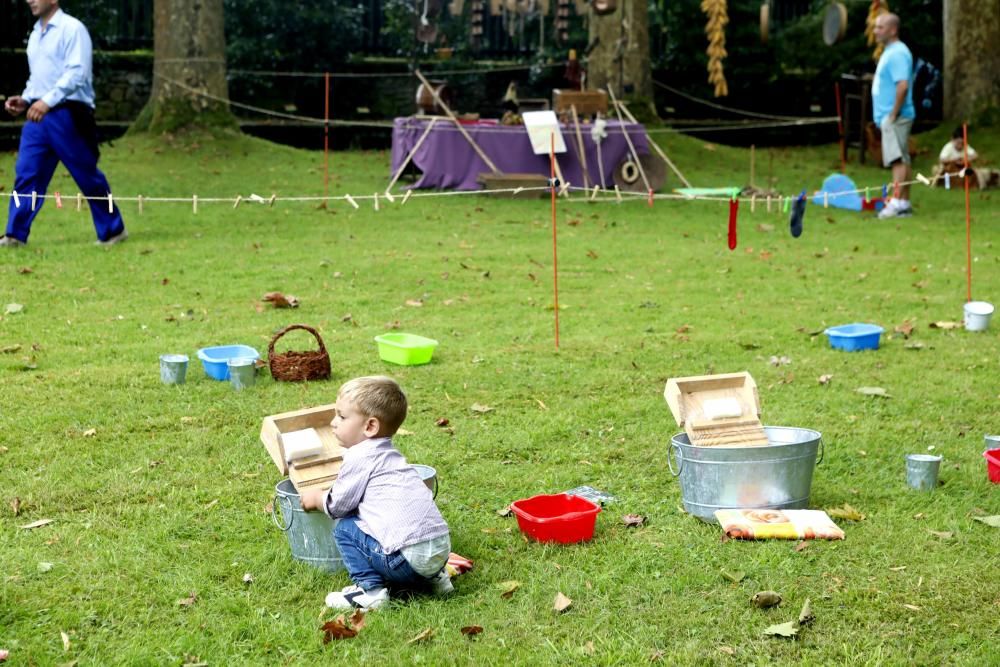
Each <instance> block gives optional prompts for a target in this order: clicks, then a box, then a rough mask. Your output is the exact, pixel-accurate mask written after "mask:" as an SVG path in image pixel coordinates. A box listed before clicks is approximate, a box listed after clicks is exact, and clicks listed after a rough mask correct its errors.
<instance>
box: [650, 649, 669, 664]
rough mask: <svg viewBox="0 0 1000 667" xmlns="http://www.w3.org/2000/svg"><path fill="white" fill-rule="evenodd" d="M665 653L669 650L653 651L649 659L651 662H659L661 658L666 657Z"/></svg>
mask: <svg viewBox="0 0 1000 667" xmlns="http://www.w3.org/2000/svg"><path fill="white" fill-rule="evenodd" d="M665 655H667V652H666V651H663V650H657V651H653V652H652V653H651V654H650V655H649V661H650V662H659V661H660V660H663V657H664V656H665Z"/></svg>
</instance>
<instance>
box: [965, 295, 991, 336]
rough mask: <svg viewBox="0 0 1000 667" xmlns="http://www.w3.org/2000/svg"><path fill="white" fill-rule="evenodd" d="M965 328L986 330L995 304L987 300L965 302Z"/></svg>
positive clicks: (967, 329) (968, 329)
mask: <svg viewBox="0 0 1000 667" xmlns="http://www.w3.org/2000/svg"><path fill="white" fill-rule="evenodd" d="M964 310H965V330H966V331H986V329H987V328H988V327H989V326H990V316H992V315H993V304H992V303H987V302H986V301H969V302H968V303H966V304H965V309H964Z"/></svg>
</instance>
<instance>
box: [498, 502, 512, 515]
mask: <svg viewBox="0 0 1000 667" xmlns="http://www.w3.org/2000/svg"><path fill="white" fill-rule="evenodd" d="M512 513H513V510H512V509H511V508H510V505H507V507H503V508H501V509H498V510H497V515H498V516H510V515H511V514H512Z"/></svg>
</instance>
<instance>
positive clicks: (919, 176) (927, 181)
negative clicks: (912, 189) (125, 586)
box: [917, 174, 931, 185]
mask: <svg viewBox="0 0 1000 667" xmlns="http://www.w3.org/2000/svg"><path fill="white" fill-rule="evenodd" d="M917 180H918V181H920V182H921V183H923V184H924V185H930V184H931V179H929V178H927V177H926V176H924V175H923V174H917Z"/></svg>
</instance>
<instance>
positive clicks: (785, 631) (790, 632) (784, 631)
mask: <svg viewBox="0 0 1000 667" xmlns="http://www.w3.org/2000/svg"><path fill="white" fill-rule="evenodd" d="M764 634H765V635H767V636H771V637H794V636H795V635H797V634H799V628H798V626H797V625H796V624H795V621H788V622H787V623H779V624H778V625H772V626H769V627H768V628H767V629H766V630H764Z"/></svg>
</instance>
